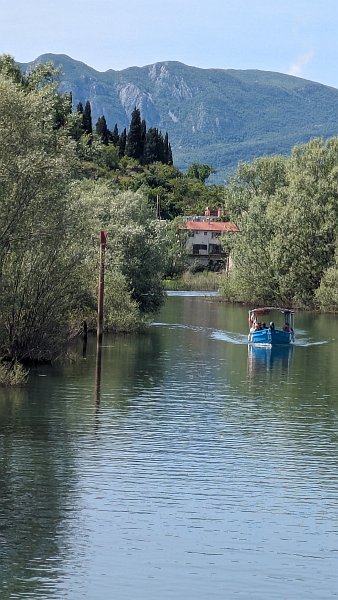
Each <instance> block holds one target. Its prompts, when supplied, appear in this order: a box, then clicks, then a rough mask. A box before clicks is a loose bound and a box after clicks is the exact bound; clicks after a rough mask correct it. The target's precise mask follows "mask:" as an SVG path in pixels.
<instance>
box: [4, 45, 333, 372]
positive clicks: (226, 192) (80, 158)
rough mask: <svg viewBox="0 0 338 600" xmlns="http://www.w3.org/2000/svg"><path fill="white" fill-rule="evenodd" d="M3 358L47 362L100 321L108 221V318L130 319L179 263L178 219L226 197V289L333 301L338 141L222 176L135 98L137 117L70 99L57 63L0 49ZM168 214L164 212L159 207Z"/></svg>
mask: <svg viewBox="0 0 338 600" xmlns="http://www.w3.org/2000/svg"><path fill="white" fill-rule="evenodd" d="M0 140H1V144H0V357H3V358H8V359H11V360H12V361H15V360H20V361H27V360H30V361H31V360H34V361H40V360H48V361H49V360H52V359H53V358H55V356H58V355H59V354H60V353H61V352H62V351H63V349H64V348H65V346H66V344H67V342H68V341H69V339H70V338H71V337H72V336H74V335H76V334H77V333H78V332H79V331H80V330H81V326H82V323H83V321H84V320H86V321H87V322H88V323H89V325H90V326H93V327H95V322H96V295H97V259H98V252H97V250H98V233H99V231H100V230H101V229H105V230H106V231H107V232H108V245H107V254H106V290H107V293H106V306H105V323H106V326H107V328H109V329H110V330H113V331H125V332H127V331H135V330H137V329H139V328H140V327H142V326H143V325H144V324H145V323H146V322H147V319H148V318H149V316H151V315H152V314H153V313H154V312H155V311H156V310H158V308H159V307H160V305H161V303H162V301H163V277H164V275H168V274H169V275H172V274H174V273H177V272H180V270H182V269H183V268H184V251H183V248H182V244H181V243H180V239H179V237H178V235H177V219H178V220H179V218H180V216H182V215H189V214H201V213H202V214H203V212H204V209H205V207H206V206H213V207H221V206H223V207H224V208H225V210H226V211H227V215H228V216H227V218H230V219H232V220H234V221H235V222H236V223H237V224H238V225H239V229H240V233H239V234H236V235H235V236H232V237H231V238H230V239H229V238H225V239H224V240H223V244H224V247H225V249H227V250H228V251H230V252H231V255H232V259H233V269H232V271H231V273H230V275H229V276H228V277H226V276H225V275H224V276H221V281H222V289H223V294H224V296H225V298H227V299H228V300H236V301H244V302H248V301H250V302H252V301H254V302H255V303H259V302H271V303H272V302H273V303H279V304H284V305H285V304H292V305H295V306H304V307H322V308H324V309H329V310H335V309H337V308H338V285H337V284H338V281H337V279H338V251H337V216H338V203H337V199H338V187H337V184H338V139H337V138H332V139H331V140H329V141H328V142H324V141H322V140H320V139H317V140H312V141H311V142H309V143H308V144H306V145H303V146H299V147H296V148H295V149H294V151H293V153H292V155H291V156H290V157H289V158H285V157H280V156H275V157H269V158H261V159H257V160H256V161H254V162H253V163H250V164H249V163H243V164H240V165H239V167H238V169H237V171H236V173H235V175H234V176H233V178H232V180H231V181H230V183H229V185H228V186H227V187H224V186H211V185H206V182H207V179H208V177H209V175H210V174H211V173H212V171H213V170H212V169H211V168H210V167H209V166H208V165H204V164H200V165H199V164H193V165H191V166H190V168H189V169H188V170H187V172H186V173H182V172H180V171H179V170H178V169H177V168H176V167H175V166H174V165H173V164H172V163H173V157H172V152H171V146H170V141H169V139H168V135H167V134H165V135H163V134H162V132H160V131H158V130H157V129H154V128H149V129H147V124H146V123H145V121H144V120H142V118H141V114H140V111H139V110H138V109H137V108H136V107H135V109H134V111H133V113H132V116H131V123H130V127H129V129H128V130H127V129H124V130H122V131H121V132H119V131H118V129H117V126H115V127H114V129H113V131H110V130H109V129H108V127H107V123H106V119H105V117H104V115H102V116H101V117H99V119H98V121H97V123H96V124H95V125H93V123H92V118H91V107H90V103H89V101H87V102H86V103H85V106H83V105H81V104H78V106H77V107H76V108H75V109H74V107H73V106H72V98H71V95H69V94H60V93H59V92H58V88H57V72H56V70H55V68H54V67H53V65H50V64H48V65H39V66H37V67H35V68H34V69H33V70H32V71H30V72H28V73H22V72H21V70H20V69H19V67H18V66H17V65H16V64H15V61H14V59H13V58H11V57H9V56H7V55H5V56H2V57H0ZM159 217H161V220H160V219H159Z"/></svg>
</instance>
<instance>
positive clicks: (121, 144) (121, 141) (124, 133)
mask: <svg viewBox="0 0 338 600" xmlns="http://www.w3.org/2000/svg"><path fill="white" fill-rule="evenodd" d="M126 143H127V130H126V128H124V130H123V131H122V133H121V135H120V139H119V156H120V158H121V157H122V156H124V155H125V153H126Z"/></svg>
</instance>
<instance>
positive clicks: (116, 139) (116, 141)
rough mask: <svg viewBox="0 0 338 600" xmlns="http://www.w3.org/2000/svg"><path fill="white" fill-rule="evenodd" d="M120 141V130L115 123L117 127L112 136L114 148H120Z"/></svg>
mask: <svg viewBox="0 0 338 600" xmlns="http://www.w3.org/2000/svg"><path fill="white" fill-rule="evenodd" d="M119 139H120V136H119V130H118V128H117V123H115V127H114V130H113V135H112V142H113V144H114V146H118V144H119Z"/></svg>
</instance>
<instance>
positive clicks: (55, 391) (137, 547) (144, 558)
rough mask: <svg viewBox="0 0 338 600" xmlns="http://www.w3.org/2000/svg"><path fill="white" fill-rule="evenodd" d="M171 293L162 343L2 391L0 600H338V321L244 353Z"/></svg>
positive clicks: (243, 322)
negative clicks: (286, 343) (281, 345)
mask: <svg viewBox="0 0 338 600" xmlns="http://www.w3.org/2000/svg"><path fill="white" fill-rule="evenodd" d="M246 335H247V311H246V309H245V308H242V307H238V306H228V305H225V304H221V303H219V302H218V301H217V299H215V298H202V297H200V296H199V295H198V294H197V295H194V296H191V295H184V294H177V295H175V294H174V295H170V297H169V298H168V299H167V301H166V304H165V306H164V308H163V310H162V312H161V313H160V314H159V315H158V317H157V318H156V322H155V323H154V324H153V325H152V326H151V327H150V328H149V331H148V332H147V333H145V334H144V335H142V336H139V337H133V336H130V337H113V336H106V337H105V338H104V347H103V351H102V370H101V380H100V381H98V378H97V374H96V368H95V357H96V345H95V340H94V339H91V340H89V344H88V348H87V356H86V358H83V357H82V347H81V343H79V344H78V346H77V347H76V348H75V350H76V351H77V354H78V360H77V361H76V362H74V363H73V364H69V365H66V366H63V367H58V368H55V367H54V368H49V367H43V368H42V367H41V368H39V369H37V370H36V371H34V372H33V373H32V374H31V377H30V380H29V383H28V385H27V386H26V387H25V388H23V389H19V390H4V389H2V390H1V389H0V598H1V600H9V599H10V600H12V599H20V600H21V599H30V600H33V599H34V600H35V599H41V598H44V599H48V600H49V599H51V600H52V599H58V600H59V599H60V600H64V599H65V600H80V599H84V600H96V599H98V600H111V599H113V598H114V600H134V599H137V600H143V599H144V600H167V599H175V600H181V599H182V600H183V599H188V600H209V599H215V600H221V599H222V600H223V599H233V598H234V599H245V600H249V599H250V600H251V599H253V600H256V599H257V600H274V599H278V600H281V599H287V600H290V599H291V600H293V599H295V600H300V599H304V600H308V599H316V600H319V599H323V600H324V599H325V600H327V599H329V598H337V597H338V536H337V533H338V428H337V424H338V361H337V348H338V316H333V315H331V316H330V315H315V314H307V313H300V314H297V315H296V336H297V343H296V345H295V347H293V348H291V349H288V348H286V349H281V350H277V351H274V350H266V349H264V348H260V349H250V348H249V349H248V346H247V343H246Z"/></svg>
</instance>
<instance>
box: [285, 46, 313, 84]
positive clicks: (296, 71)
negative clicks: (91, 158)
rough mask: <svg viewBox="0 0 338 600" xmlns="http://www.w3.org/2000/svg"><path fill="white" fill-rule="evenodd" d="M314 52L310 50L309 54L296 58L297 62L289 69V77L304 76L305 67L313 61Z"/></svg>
mask: <svg viewBox="0 0 338 600" xmlns="http://www.w3.org/2000/svg"><path fill="white" fill-rule="evenodd" d="M313 56H314V52H313V51H312V50H309V52H305V53H304V54H301V55H300V56H298V58H296V60H295V62H294V63H292V65H291V66H290V67H289V70H288V73H289V75H295V76H296V77H300V76H301V75H302V74H303V70H304V67H306V65H307V64H308V63H309V62H310V61H311V60H312V59H313Z"/></svg>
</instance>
